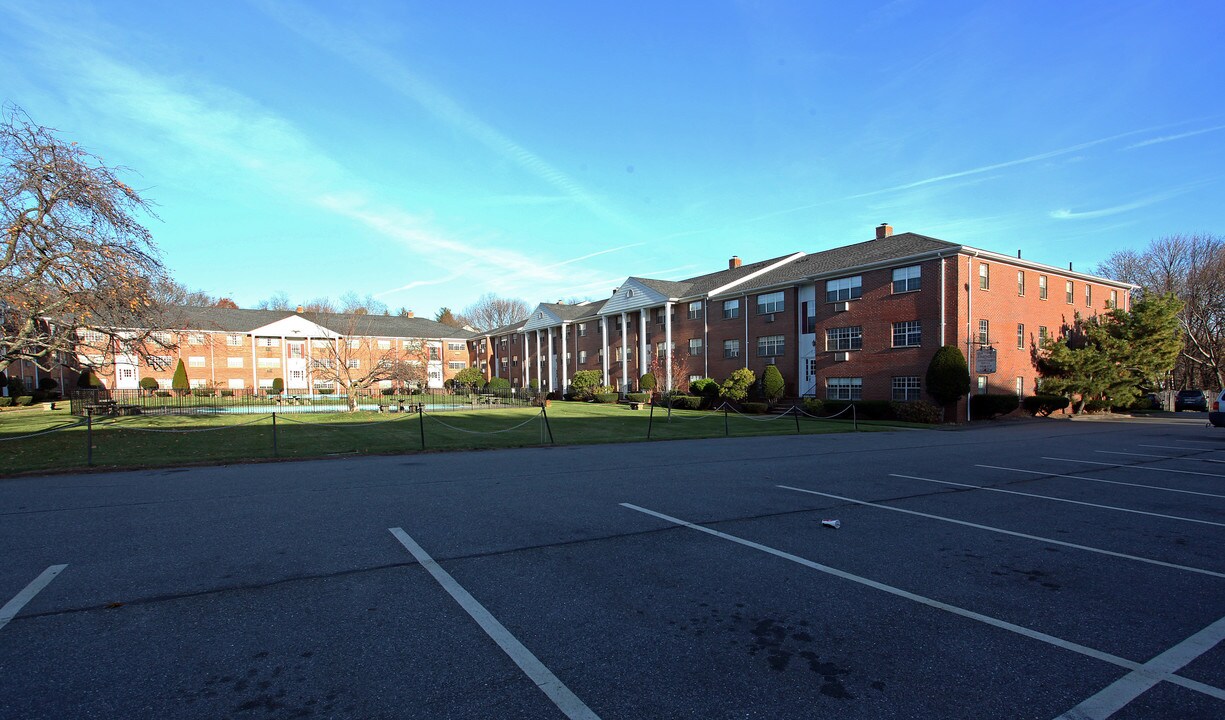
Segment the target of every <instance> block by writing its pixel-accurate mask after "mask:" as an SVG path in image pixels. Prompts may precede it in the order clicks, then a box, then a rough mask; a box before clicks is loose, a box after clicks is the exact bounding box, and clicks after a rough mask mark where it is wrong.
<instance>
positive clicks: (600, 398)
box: [550, 392, 621, 404]
mask: <svg viewBox="0 0 1225 720" xmlns="http://www.w3.org/2000/svg"><path fill="white" fill-rule="evenodd" d="M550 394H552V393H550ZM620 398H621V396H620V395H618V394H617V393H615V392H608V393H596V396H595V400H596V402H599V403H605V404H612V403H615V402H617V400H619V399H620Z"/></svg>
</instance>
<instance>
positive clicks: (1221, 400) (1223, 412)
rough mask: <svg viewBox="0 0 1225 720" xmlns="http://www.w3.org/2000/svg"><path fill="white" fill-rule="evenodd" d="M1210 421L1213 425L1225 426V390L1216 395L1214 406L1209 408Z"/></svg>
mask: <svg viewBox="0 0 1225 720" xmlns="http://www.w3.org/2000/svg"><path fill="white" fill-rule="evenodd" d="M1208 422H1210V423H1212V425H1213V427H1225V390H1222V391H1221V392H1220V394H1219V395H1217V396H1216V400H1213V401H1212V406H1211V407H1209V408H1208Z"/></svg>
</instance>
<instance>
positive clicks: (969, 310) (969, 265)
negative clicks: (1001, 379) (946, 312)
mask: <svg viewBox="0 0 1225 720" xmlns="http://www.w3.org/2000/svg"><path fill="white" fill-rule="evenodd" d="M971 252H972V253H973V254H972V255H970V256H968V257H966V271H967V272H966V365H967V366H968V367H967V370H968V371H972V369H973V367H974V366H973V362H974V358H973V353H972V352H970V348H971V343H973V342H974V340H973V338H974V332H973V330H974V258H976V257H978V251H977V250H973V251H971ZM969 375H970V392H968V393H966V422H970V402H971V400H972V399H973V397H974V385H975V381H974V373H973V372H970V373H969Z"/></svg>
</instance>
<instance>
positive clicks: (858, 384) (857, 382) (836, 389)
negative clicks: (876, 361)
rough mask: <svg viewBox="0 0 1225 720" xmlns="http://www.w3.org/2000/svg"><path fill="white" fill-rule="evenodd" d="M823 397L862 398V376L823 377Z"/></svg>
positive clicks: (830, 398)
mask: <svg viewBox="0 0 1225 720" xmlns="http://www.w3.org/2000/svg"><path fill="white" fill-rule="evenodd" d="M825 397H826V398H827V399H829V400H862V399H863V378H861V377H832V378H825Z"/></svg>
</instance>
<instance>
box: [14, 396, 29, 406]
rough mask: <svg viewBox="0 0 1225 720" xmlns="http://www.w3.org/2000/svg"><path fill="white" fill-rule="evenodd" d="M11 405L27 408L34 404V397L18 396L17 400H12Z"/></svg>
mask: <svg viewBox="0 0 1225 720" xmlns="http://www.w3.org/2000/svg"><path fill="white" fill-rule="evenodd" d="M13 403H14V404H15V405H17V407H27V406H29V405H33V404H34V396H33V395H18V396H17V399H16V400H14V401H13Z"/></svg>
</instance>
